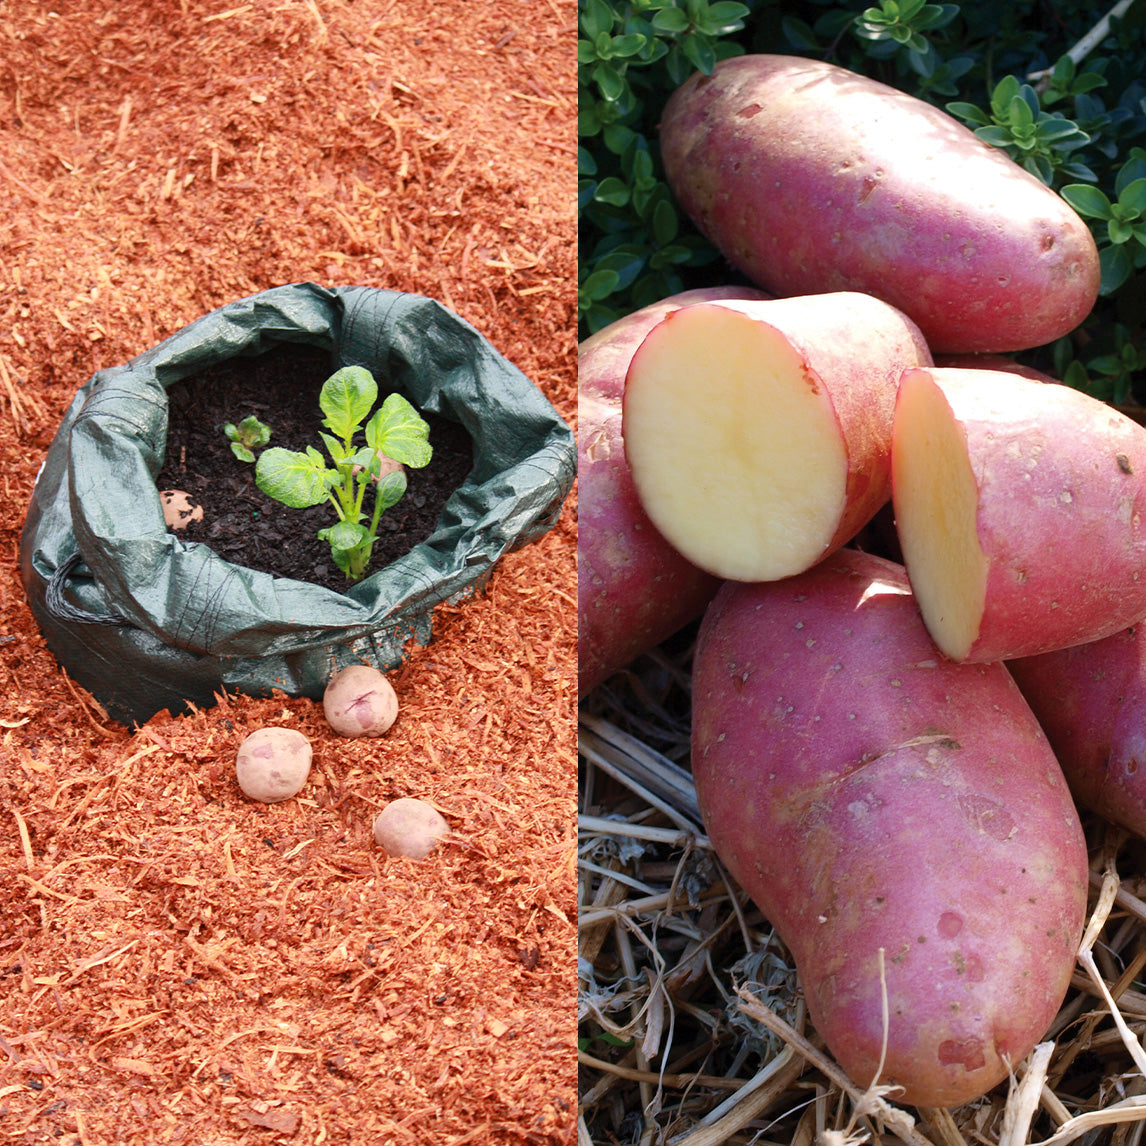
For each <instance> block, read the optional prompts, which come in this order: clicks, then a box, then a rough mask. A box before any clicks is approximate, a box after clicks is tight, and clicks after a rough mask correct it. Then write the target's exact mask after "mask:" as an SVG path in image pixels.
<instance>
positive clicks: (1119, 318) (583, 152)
mask: <svg viewBox="0 0 1146 1146" xmlns="http://www.w3.org/2000/svg"><path fill="white" fill-rule="evenodd" d="M1108 8H1109V5H1108V4H1107V3H1106V2H1105V0H1102V2H1093V3H1088V2H1081V3H1075V4H1069V5H1056V6H1055V8H1054V19H1053V20H1051V19H1048V18H1047V15H1046V11H1045V6H1043V5H1040V4H1039V3H1037V2H1036V0H1016V2H1015V3H1010V4H1000V3H998V0H965V2H964V3H950V4H929V3H925V2H924V0H880V2H879V3H878V4H876V5H872V4H870V3H863V2H841V0H745V2H744V3H726V2H724V0H718V2H715V3H709V2H707V0H581V4H580V21H581V22H580V32H581V40H580V43H579V45H578V73H579V96H580V100H581V115H580V120H581V121H580V140H579V142H580V148H579V170H580V187H579V191H580V196H579V214H580V224H581V228H580V257H581V266H580V276H579V286H580V296H579V313H580V319H581V330H582V334H583V335H586V334H589V333H592V332H593V331H594V330H597V329H600V327H602V326H604V325H606V324H607V323H608V322H611V321H613V320H614V319H615V318H618V317H620V316H621V315H623V314H626V313H628V312H629V311H632V310H635V309H637V308H638V307H640V306H644V305H646V304H647V303H649V302H653V301H655V300H656V299H658V298H663V297H665V296H666V295H668V294H672V293H675V292H676V291H679V290H684V289H687V288H689V287H692V286H703V285H710V284H711V283H713V282H717V281H726V282H728V281H740V280H739V277H738V276H737V275H736V274H735V273H734V272H732V271H730V270H729V269H728V267H727V266H726V264H724V261H723V259H722V258H721V257H720V256H719V255H718V254H717V253H716V252H715V251H714V250H713V249H712V247H711V246H710V245H709V244H708V243H707V241H706V240H705V239H703V238H702V237H701V236H700V235H699V234H698V233H697V231H696V229H695V227H694V226H693V225H692V223H691V222H690V221H689V220H688V219H687V218H686V217H684V216H683V214H682V212H680V210H679V209H678V207H677V206H676V204H675V202H674V200H673V197H672V194H671V192H670V191H669V189H668V187H667V186H666V185H665V183H664V178H663V171H662V169H661V165H660V156H659V151H658V148H657V133H656V125H657V121H658V119H659V117H660V113H661V110H662V109H663V107H664V103H665V101H666V100H667V99H668V97H669V95H670V94H671V92H672V91H673V90H674V89H675V88H676V87H677V86H679V84H680V83H681V82H683V80H684V79H685V78H686V77H687V75H688V74H690V73H691V72H692V71H694V70H701V71H706V72H707V71H710V70H711V68H712V67H714V66H715V64H716V62H717V61H718V60H720V59H723V58H725V57H727V56H733V55H739V54H742V53H744V52H776V53H782V54H787V55H803V56H809V57H814V58H818V59H825V60H830V61H831V62H833V63H836V64H839V65H841V66H843V67H846V68H850V69H851V70H853V71H856V72H860V73H862V74H864V75H869V76H872V77H873V78H875V79H878V80H881V81H882V82H884V83H887V84H890V85H892V86H893V87H897V88H900V89H901V90H903V91H906V92H908V93H910V94H911V95H914V96H917V97H919V98H921V99H925V100H928V101H929V102H931V103H934V104H936V105H938V106H940V107H944V108H945V109H947V110H948V111H950V112H951V113H952V114H953V115H955V116H956V117H957V118H959V119H961V120H962V121H963V122H964V123H966V124H967V125H968V126H969V127H971V128H972V130H974V131H975V132H976V134H978V135H979V136H980V138H982V139H984V140H985V141H986V142H988V143H990V144H991V145H993V146H996V147H999V148H1001V149H1002V150H1004V151H1006V152H1007V154H1009V155H1010V156H1011V157H1012V158H1013V159H1014V160H1015V161H1016V162H1017V163H1018V164H1020V165H1021V166H1022V167H1024V168H1026V169H1027V170H1028V171H1030V172H1032V173H1033V174H1035V175H1036V176H1037V177H1038V178H1039V179H1041V180H1042V181H1043V182H1044V183H1046V184H1047V185H1048V186H1050V187H1052V188H1053V189H1055V190H1056V191H1058V192H1059V193H1060V194H1061V195H1062V196H1063V198H1064V199H1066V201H1067V202H1068V203H1070V205H1071V206H1072V207H1073V208H1074V209H1075V210H1076V211H1077V212H1078V213H1079V214H1080V215H1081V216H1082V217H1083V218H1085V219H1086V220H1087V222H1088V223H1089V225H1090V226H1091V229H1092V232H1093V234H1094V236H1095V240H1096V242H1097V243H1098V246H1099V252H1100V256H1101V258H1102V271H1103V274H1102V290H1101V295H1100V298H1099V301H1098V304H1097V305H1096V306H1095V308H1094V310H1093V312H1092V313H1091V315H1090V317H1089V318H1088V319H1087V320H1086V321H1085V322H1084V323H1083V325H1082V327H1081V328H1080V329H1079V330H1077V331H1075V332H1074V333H1073V334H1072V335H1070V336H1068V337H1067V338H1065V339H1060V340H1059V341H1058V342H1057V343H1055V344H1054V345H1052V346H1049V347H1041V348H1037V349H1036V350H1033V351H1030V352H1027V353H1025V354H1023V355H1021V356H1020V357H1021V358H1022V360H1023V361H1025V362H1028V363H1030V364H1031V365H1035V366H1038V367H1040V368H1041V369H1044V370H1048V371H1051V372H1053V373H1055V374H1056V376H1058V377H1061V378H1064V380H1066V381H1068V382H1071V383H1072V384H1075V385H1078V386H1080V387H1081V388H1083V389H1087V390H1088V391H1089V392H1091V393H1095V394H1098V395H1100V396H1102V397H1105V398H1107V399H1108V400H1110V401H1114V402H1118V403H1125V402H1131V401H1137V402H1143V403H1146V378H1144V377H1143V372H1144V370H1146V362H1144V361H1142V360H1141V358H1142V356H1140V355H1139V354H1138V352H1137V350H1136V349H1135V348H1136V347H1137V346H1139V345H1142V343H1143V341H1144V339H1143V335H1144V327H1146V182H1144V181H1146V84H1144V82H1143V78H1144V77H1146V37H1144V36H1143V26H1144V25H1146V0H1137V2H1136V3H1135V4H1133V5H1132V6H1131V7H1130V8H1129V9H1128V10H1127V11H1125V12H1124V14H1123V15H1122V16H1121V17H1112V18H1110V19H1109V21H1108V24H1107V25H1105V26H1100V21H1101V20H1102V19H1103V17H1105V16H1106V15H1107V10H1108ZM1096 27H1099V31H1100V33H1103V34H1100V35H1099V36H1098V39H1097V43H1096V44H1095V45H1094V46H1093V48H1092V49H1091V50H1090V51H1089V52H1086V53H1078V54H1076V55H1071V54H1070V53H1071V50H1072V49H1073V48H1074V47H1075V45H1076V44H1078V42H1079V41H1080V40H1082V38H1083V37H1084V36H1086V35H1087V34H1088V33H1090V32H1091V30H1092V29H1094V28H1096Z"/></svg>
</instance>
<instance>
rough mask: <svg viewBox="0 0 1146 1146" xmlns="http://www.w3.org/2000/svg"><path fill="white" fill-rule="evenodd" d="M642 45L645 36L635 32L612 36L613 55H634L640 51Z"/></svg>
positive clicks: (625, 56)
mask: <svg viewBox="0 0 1146 1146" xmlns="http://www.w3.org/2000/svg"><path fill="white" fill-rule="evenodd" d="M644 46H645V37H644V36H642V35H640V34H638V33H635V32H634V33H632V34H631V35H628V36H614V37H613V55H614V56H621V57H622V58H627V57H629V56H635V55H638V54H639V53H640V51H641V49H642V48H643V47H644Z"/></svg>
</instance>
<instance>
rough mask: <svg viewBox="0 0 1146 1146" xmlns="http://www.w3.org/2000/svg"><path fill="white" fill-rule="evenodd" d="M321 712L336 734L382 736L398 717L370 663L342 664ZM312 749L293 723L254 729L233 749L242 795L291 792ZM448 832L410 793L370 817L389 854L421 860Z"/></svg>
mask: <svg viewBox="0 0 1146 1146" xmlns="http://www.w3.org/2000/svg"><path fill="white" fill-rule="evenodd" d="M322 711H323V714H324V716H325V717H326V721H327V723H328V724H329V725H330V727H331V729H332V730H333V731H334V732H336V733H337V734H338V735H339V736H345V737H348V738H351V739H357V738H358V737H361V736H371V737H373V736H384V735H385V734H386V733H387V732H389V731H390V729H391V727H392V726H393V724H394V721H395V720H397V719H398V697H397V694H396V693H395V692H394V686H393V685H392V684H391V683H390V681H389V680H388V679H387V677H386V674H385V673H383V672H381V671H380V670H378V669H376V668H374V667H372V666H370V665H364V664H362V665H348V666H347V667H346V668H343V669H340V670H339V671H338V672H336V673H334V675H333V676H332V677H331V678H330V681H329V682H328V683H327V686H326V689H325V690H324V692H323V696H322ZM312 759H313V750H312V748H311V745H310V741H309V740H307V738H306V737H305V736H304V735H303V734H302V733H301V732H299V731H298V730H297V729H294V728H276V727H267V728H258V729H256V730H255V731H254V732H252V733H251V734H250V735H249V736H247V737H245V738H244V739H243V741H242V743H241V744H240V745H239V748H238V751H237V752H236V754H235V778H236V780H237V781H238V784H239V788H240V789H241V790H242V792H243V795H245V796H246V797H248V799H251V800H257V801H259V802H260V803H264V804H277V803H281V802H282V801H283V800H289V799H291V798H292V797H294V796H297V795H298V794H299V792H301V791H302V790H303V788H304V787H305V786H306V782H307V779H308V778H309V777H310V766H311V762H312ZM448 833H449V824H448V822H447V821H446V818H445V817H444V816H443V815H442V814H441V813H440V812H439V811H438V810H437V809H436V808H434V807H433V806H432V805H430V804H428V803H426V802H425V801H424V800H418V799H415V798H413V797H401V798H400V799H397V800H393V801H391V802H390V803H389V804H387V805H386V807H385V808H383V809H382V811H381V812H379V813H378V816H377V817H376V818H375V820H374V842H375V843H377V844H378V845H379V846H381V847H383V848H385V850H386V851H387V852H388V853H389V854H390V855H396V856H407V857H409V858H410V859H416V860H422V859H425V858H426V856H428V855H429V854H430V852H431V851H433V849H434V848H435V847H436V846H437V844H438V842H439V841H440V840H442V839H443V838H445V836H446V835H447V834H448Z"/></svg>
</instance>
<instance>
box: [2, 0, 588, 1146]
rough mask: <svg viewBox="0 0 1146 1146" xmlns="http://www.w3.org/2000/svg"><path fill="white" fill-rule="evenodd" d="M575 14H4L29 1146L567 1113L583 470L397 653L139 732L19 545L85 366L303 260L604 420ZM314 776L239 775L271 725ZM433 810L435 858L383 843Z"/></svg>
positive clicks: (360, 1140)
mask: <svg viewBox="0 0 1146 1146" xmlns="http://www.w3.org/2000/svg"><path fill="white" fill-rule="evenodd" d="M576 21H577V9H576V6H575V5H574V3H573V0H539V3H537V4H531V5H523V4H520V3H518V2H515V0H483V2H482V3H477V4H475V3H472V2H470V0H435V3H432V4H426V3H417V4H416V3H412V2H408V0H251V2H245V3H244V2H241V0H163V2H162V3H154V2H153V0H117V2H116V3H114V4H109V3H106V2H103V0H61V2H60V3H59V4H56V5H48V4H20V3H17V4H5V3H3V2H0V475H2V479H0V488H2V490H3V495H4V497H3V503H2V511H0V533H2V538H3V566H2V570H3V575H2V577H0V824H2V825H3V829H4V831H3V835H2V837H0V1141H4V1142H21V1143H40V1142H45V1143H48V1142H50V1143H66V1144H67V1146H75V1144H82V1146H102V1144H104V1143H121V1144H125V1146H127V1144H143V1143H188V1144H198V1143H211V1144H224V1143H314V1144H316V1146H317V1144H334V1143H355V1144H365V1143H399V1144H400V1143H435V1144H442V1146H449V1144H455V1146H460V1144H461V1143H475V1144H481V1143H511V1144H512V1143H566V1142H572V1141H573V1140H574V1138H575V1136H576V1129H575V1126H576V1117H577V1115H576V1089H575V1088H576V1078H575V1070H576V1066H575V1064H576V1015H575V958H574V949H575V930H576V834H575V825H574V815H575V808H576V793H575V783H576V777H575V751H574V740H575V728H574V725H575V720H574V715H575V713H574V710H575V707H576V683H575V680H576V678H575V672H574V659H575V658H574V647H575V641H576V620H575V610H574V600H575V596H576V593H575V579H576V524H575V514H574V501H575V496H574V497H571V498H570V500H569V503H568V504H567V506H566V508H565V511H564V513H563V514H562V517H561V519H560V521H559V523H558V525H557V526H556V527H555V528H554V530H552V531H551V532H550V533H549V534H548V535H547V536H546V537H545V538H544V539H542V540H541V541H540V542H538V543H536V544H534V545H530V546H527V547H525V548H524V549H522V550H520V551H518V552H516V553H513V554H510V555H508V556H507V557H506V558H504V559H503V561H502V562H501V563H500V564H499V565H498V567H497V569H496V570H495V573H494V576H493V578H492V580H491V582H490V584H489V587H488V589H487V590H485V591H484V592H483V593H482V594H481V595H479V596H478V597H476V598H474V599H472V600H470V601H467V602H464V603H462V604H458V605H453V606H446V607H442V608H440V609H439V610H438V612H437V619H436V624H435V640H434V641H433V642H432V643H431V644H430V645H429V646H427V647H425V648H412V649H411V651H410V655H409V657H408V659H407V661H406V662H405V663H404V665H403V666H402V667H401V668H400V669H399V670H396V671H395V672H394V673H393V674H392V679H393V683H394V685H395V688H396V689H397V692H398V695H399V699H400V702H401V705H402V709H401V714H400V716H399V720H398V723H397V724H396V725H395V727H394V728H393V729H392V730H391V732H390V733H389V734H388V735H387V736H386V737H384V738H382V739H379V740H372V741H368V742H364V741H350V740H342V739H339V738H337V737H335V736H333V735H332V734H331V732H330V731H329V729H328V728H327V726H326V724H325V722H324V720H323V718H322V713H321V709H320V707H319V706H317V705H315V704H314V703H313V702H311V701H309V700H305V699H303V700H300V699H291V698H287V697H285V696H275V697H272V698H270V699H253V698H250V697H245V696H237V697H230V698H226V699H224V700H223V701H222V702H221V703H219V704H218V705H216V706H215V707H212V708H210V709H207V710H204V711H196V712H194V713H192V714H191V715H188V716H181V717H178V718H171V717H169V716H168V715H167V714H166V713H164V714H161V715H160V716H157V717H154V718H153V719H151V720H150V721H148V722H147V724H146V725H144V726H143V727H140V728H126V727H123V726H122V725H120V724H117V723H115V722H113V721H110V720H108V719H106V717H105V716H104V714H103V713H102V712H101V710H100V708H99V706H98V705H97V704H96V703H95V702H94V701H93V700H92V699H91V698H90V697H89V696H88V695H87V694H86V693H85V692H84V691H83V690H82V689H80V688H79V687H77V686H75V685H74V684H73V683H72V682H71V681H69V680H68V679H67V677H66V675H65V674H64V673H62V672H61V671H60V669H59V668H58V667H57V665H56V663H55V661H54V659H53V657H52V656H51V654H50V653H49V652H48V651H47V649H46V647H45V645H44V642H43V640H42V638H41V636H40V634H39V632H38V629H37V627H36V625H35V622H34V620H33V618H32V615H31V613H30V611H29V609H28V606H27V603H26V600H25V597H24V592H23V587H22V585H21V582H20V577H19V565H18V548H19V538H20V531H21V528H22V525H23V519H24V513H25V511H26V508H27V505H28V501H29V498H30V495H31V491H32V486H33V482H34V480H35V477H36V472H37V469H38V467H39V465H40V462H41V461H42V459H43V456H44V453H45V451H46V448H47V446H48V444H49V443H50V441H51V439H52V437H53V435H54V433H55V429H56V426H57V424H58V422H59V419H60V417H61V415H62V413H63V411H64V409H65V407H66V405H67V404H68V402H69V401H70V400H71V398H72V396H73V394H74V393H75V391H76V389H77V388H78V387H79V386H80V385H82V384H83V383H84V382H85V381H86V380H87V378H88V377H90V375H91V374H92V373H93V372H94V371H95V370H96V369H98V368H100V367H103V366H112V365H115V364H118V363H121V362H123V361H126V360H127V359H128V358H130V357H132V356H133V355H135V354H137V353H139V352H141V351H143V350H145V349H147V348H148V347H149V346H151V345H153V344H154V343H155V342H156V341H158V340H159V339H161V338H163V337H165V336H166V335H168V334H170V333H172V332H174V331H175V330H177V329H179V328H180V327H181V326H183V325H185V324H186V323H188V322H190V321H192V320H193V319H195V318H197V317H198V316H199V315H200V314H202V313H205V312H206V311H208V310H210V309H213V308H214V307H217V306H219V305H222V304H223V303H225V302H228V301H230V300H232V299H235V298H240V297H243V296H245V295H248V294H252V293H254V292H256V291H259V290H263V289H266V288H269V287H272V286H276V285H279V284H282V283H287V282H295V281H302V280H312V281H316V282H319V283H322V284H324V285H328V286H334V285H340V284H364V285H370V286H379V287H388V288H392V289H398V290H407V291H415V292H418V293H421V294H426V295H430V296H431V297H435V298H437V299H439V300H440V301H442V302H443V303H445V304H446V305H447V306H449V307H451V308H452V309H454V310H455V311H457V312H458V313H459V314H461V315H462V317H464V318H465V319H467V320H468V321H469V322H471V323H472V324H473V325H474V326H476V327H477V328H478V330H480V331H481V332H482V333H483V334H485V335H486V337H487V338H489V339H490V340H491V342H493V344H494V345H495V346H496V347H497V348H498V349H499V350H500V351H501V352H502V353H503V354H504V355H505V356H506V357H508V358H509V359H510V360H511V361H512V362H514V363H515V364H516V365H517V366H518V367H520V368H521V369H522V370H523V371H524V372H525V373H526V375H528V376H529V377H530V378H532V379H533V380H534V381H535V382H536V383H537V384H538V385H539V386H540V387H541V388H542V389H543V391H544V392H545V393H546V394H547V395H548V396H549V398H550V399H551V400H552V401H553V403H554V404H555V405H556V406H557V408H558V409H559V410H560V411H561V413H562V414H563V415H564V416H565V417H566V419H567V421H569V423H570V425H572V424H573V421H574V417H575V377H576V365H575V362H576V329H575V298H574V295H575V281H576V276H575V274H574V267H575V259H576V254H575V243H574V238H575V231H576V218H575V205H574V194H573V188H574V184H575V172H574V162H575V142H574V136H575V133H574V128H573V120H574V116H575V112H576V96H575V91H574V86H573V85H574V75H573V73H574V68H573V58H574V44H575V40H576ZM268 724H273V725H282V726H285V727H289V728H297V729H299V730H301V731H302V732H303V733H305V734H306V735H307V736H308V737H309V738H310V739H311V741H312V743H313V744H314V747H315V765H314V770H313V772H312V774H311V779H310V782H309V784H308V785H307V787H306V789H305V790H304V791H303V793H302V794H301V796H300V797H298V798H296V799H294V800H290V801H287V802H286V803H283V804H278V805H272V806H264V805H259V804H255V803H251V802H249V801H247V800H245V799H244V798H243V797H242V796H241V794H240V793H239V791H238V788H237V785H236V783H235V780H234V773H233V761H234V754H235V750H236V748H237V746H238V744H239V742H240V741H241V740H242V738H243V737H244V736H245V735H246V734H247V733H248V732H250V731H252V730H253V729H255V728H257V727H260V726H263V725H268ZM404 795H409V796H418V797H420V798H422V799H425V800H428V801H430V802H431V803H433V804H434V805H436V806H437V807H438V808H439V809H440V810H441V811H442V813H443V814H444V815H445V816H446V817H447V819H448V820H449V822H450V825H451V829H452V831H451V836H450V837H449V839H448V840H447V841H446V842H445V843H444V844H443V845H442V846H441V847H440V848H439V849H438V850H437V851H436V852H434V853H433V854H432V855H431V856H430V857H429V858H428V859H427V860H425V861H423V862H421V863H415V862H414V861H411V860H405V859H394V858H391V857H389V856H388V855H387V854H386V853H385V852H384V851H382V850H381V849H380V848H378V847H377V846H376V845H375V844H374V843H373V841H372V838H371V834H370V829H371V824H372V821H373V818H374V816H375V814H376V813H377V811H378V809H379V808H380V807H381V806H382V805H383V804H385V803H386V802H387V801H388V800H390V799H392V798H394V797H397V796H404Z"/></svg>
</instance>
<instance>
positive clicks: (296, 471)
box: [255, 446, 338, 509]
mask: <svg viewBox="0 0 1146 1146" xmlns="http://www.w3.org/2000/svg"><path fill="white" fill-rule="evenodd" d="M311 448H312V449H313V447H311ZM314 453H315V454H316V455H317V456H318V459H319V461H318V464H315V460H314V457H312V456H311V455H310V454H309V452H308V453H305V454H300V453H295V452H294V451H293V450H284V449H282V448H280V447H278V446H275V447H272V448H271V449H269V450H264V451H263V452H262V453H261V454H260V455H259V460H258V464H257V465H256V466H255V484H256V485H257V486H258V487H259V489H261V490H262V491H263V493H265V494H266V495H267V497H273V498H274V499H275V501H281V502H282V503H283V505H289V506H290V507H291V508H292V509H305V508H306V507H307V506H309V505H318V504H319V503H320V502H323V501H325V500H326V494H327V489H328V488H329V487H328V484H327V480H326V476H327V474H329V473H331V472H332V471H329V470H327V468H326V465H325V464H324V463H323V461H322V455H321V454H319V453H318V451H317V450H315V451H314ZM334 476H335V477H336V478H337V476H338V475H337V474H335V475H334Z"/></svg>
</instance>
